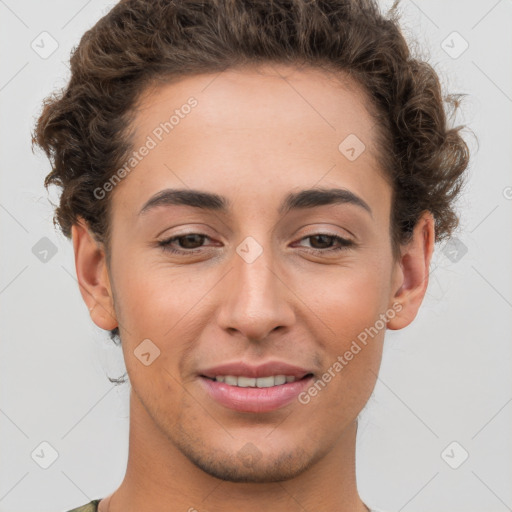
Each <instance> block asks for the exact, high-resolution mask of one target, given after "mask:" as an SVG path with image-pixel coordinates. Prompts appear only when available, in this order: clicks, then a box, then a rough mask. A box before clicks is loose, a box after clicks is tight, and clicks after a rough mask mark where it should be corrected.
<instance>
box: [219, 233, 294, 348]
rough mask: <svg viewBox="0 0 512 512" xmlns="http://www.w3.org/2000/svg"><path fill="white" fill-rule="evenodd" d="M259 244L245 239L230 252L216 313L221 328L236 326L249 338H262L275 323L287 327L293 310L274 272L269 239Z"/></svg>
mask: <svg viewBox="0 0 512 512" xmlns="http://www.w3.org/2000/svg"><path fill="white" fill-rule="evenodd" d="M267 245H268V246H267V247H263V245H262V244H260V243H259V242H258V241H257V240H256V239H255V238H253V237H247V238H245V239H244V240H243V241H242V242H241V243H240V244H239V245H238V246H237V248H236V253H234V254H233V270H232V271H231V272H229V274H228V279H229V282H228V285H227V286H228V287H229V288H227V289H226V291H225V292H224V294H225V299H224V300H223V301H222V305H221V311H220V313H219V317H218V320H219V323H220V325H221V327H222V328H224V329H236V330H237V331H239V332H240V333H241V334H243V335H244V336H245V337H247V338H250V339H252V340H260V339H263V338H265V337H266V336H267V335H268V334H269V333H270V332H271V331H272V330H273V329H275V328H276V327H279V326H289V325H291V322H292V321H293V317H294V316H293V310H292V307H291V304H289V303H288V301H287V298H286V296H287V294H286V286H285V285H284V284H283V283H282V282H281V279H279V278H278V277H276V274H278V271H276V270H274V268H277V267H278V265H276V264H275V258H274V255H273V251H272V249H271V247H270V242H269V243H268V244H267Z"/></svg>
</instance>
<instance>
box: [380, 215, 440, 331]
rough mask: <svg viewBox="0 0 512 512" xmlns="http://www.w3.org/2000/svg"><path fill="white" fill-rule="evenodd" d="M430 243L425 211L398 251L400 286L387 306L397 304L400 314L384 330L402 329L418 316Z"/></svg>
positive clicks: (431, 224) (431, 219)
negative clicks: (399, 254)
mask: <svg viewBox="0 0 512 512" xmlns="http://www.w3.org/2000/svg"><path fill="white" fill-rule="evenodd" d="M434 242H435V222H434V217H433V215H432V213H431V212H429V211H425V212H423V214H422V215H421V217H420V219H419V220H418V222H417V224H416V226H415V228H414V232H413V237H412V239H411V241H410V242H409V243H408V244H407V245H405V246H404V247H402V252H401V256H400V262H399V263H397V264H399V266H400V268H399V269H398V275H399V277H400V279H399V281H400V286H399V287H398V289H397V290H396V292H395V293H394V295H393V297H391V303H396V302H399V303H400V304H401V310H400V312H399V314H397V315H396V316H395V317H394V318H393V319H391V320H390V321H389V322H388V325H387V327H388V329H392V330H397V329H403V328H404V327H407V326H408V325H409V324H410V323H411V322H412V321H413V320H414V318H415V317H416V315H417V314H418V310H419V308H420V306H421V303H422V302H423V298H424V296H425V293H426V291H427V286H428V281H429V272H430V260H431V258H432V254H433V252H434Z"/></svg>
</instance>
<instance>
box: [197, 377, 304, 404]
mask: <svg viewBox="0 0 512 512" xmlns="http://www.w3.org/2000/svg"><path fill="white" fill-rule="evenodd" d="M313 378H314V375H313V373H309V372H308V373H306V374H305V375H303V376H302V377H300V378H297V377H296V376H294V375H284V374H278V375H268V376H262V377H247V376H245V375H238V376H237V375H217V376H215V377H209V376H207V375H200V376H199V381H200V383H201V384H202V387H203V390H204V391H205V392H206V394H207V396H208V397H209V398H210V399H212V400H213V401H215V402H216V403H217V404H219V405H221V406H222V407H225V408H227V409H231V410H235V411H238V412H246V413H268V412H271V411H276V410H278V409H282V408H284V407H285V406H287V405H290V404H292V403H293V402H298V395H299V394H300V393H301V392H303V391H304V390H305V389H306V388H307V387H308V386H310V385H311V383H312V382H313Z"/></svg>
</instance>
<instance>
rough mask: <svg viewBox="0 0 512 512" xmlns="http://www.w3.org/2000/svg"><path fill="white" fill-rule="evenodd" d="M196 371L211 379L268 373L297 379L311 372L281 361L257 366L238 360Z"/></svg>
mask: <svg viewBox="0 0 512 512" xmlns="http://www.w3.org/2000/svg"><path fill="white" fill-rule="evenodd" d="M198 373H199V375H200V376H202V377H210V378H211V379H213V378H215V377H217V375H236V376H237V377H238V376H243V377H254V378H258V377H268V376H270V375H289V376H293V377H295V378H296V379H297V380H299V379H302V377H304V376H305V375H307V374H308V373H313V372H312V371H311V370H307V369H305V368H301V367H299V366H294V365H291V364H288V363H285V362H282V361H267V362H266V363H263V364H260V365H257V366H255V365H250V364H248V363H244V362H241V361H238V362H233V363H225V364H221V365H218V366H214V367H212V368H208V369H206V370H202V371H200V372H198ZM292 384H293V383H292Z"/></svg>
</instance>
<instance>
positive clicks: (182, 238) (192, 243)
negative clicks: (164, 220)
mask: <svg viewBox="0 0 512 512" xmlns="http://www.w3.org/2000/svg"><path fill="white" fill-rule="evenodd" d="M207 238H209V237H208V236H207V235H202V234H199V233H187V234H186V235H179V236H174V237H172V238H169V239H167V240H162V241H160V242H158V245H159V246H160V247H162V248H163V250H164V251H169V252H174V253H180V254H184V253H187V252H195V250H197V249H200V248H201V247H202V243H203V242H204V240H205V239H207ZM177 241H178V247H177V248H176V247H175V246H174V247H173V245H172V244H173V243H174V242H177Z"/></svg>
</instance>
